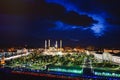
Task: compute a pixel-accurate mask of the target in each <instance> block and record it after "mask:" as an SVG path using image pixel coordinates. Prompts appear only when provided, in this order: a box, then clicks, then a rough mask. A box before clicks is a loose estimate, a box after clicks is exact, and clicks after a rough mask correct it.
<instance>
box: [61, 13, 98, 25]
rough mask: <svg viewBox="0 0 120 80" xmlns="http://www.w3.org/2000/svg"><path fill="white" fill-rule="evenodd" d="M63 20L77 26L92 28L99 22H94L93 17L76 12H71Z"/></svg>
mask: <svg viewBox="0 0 120 80" xmlns="http://www.w3.org/2000/svg"><path fill="white" fill-rule="evenodd" d="M61 20H62V21H63V22H65V23H68V24H71V25H77V26H87V27H88V26H91V25H92V24H93V23H97V21H95V20H93V19H92V17H89V16H87V15H79V14H78V13H76V12H74V11H70V12H68V13H66V14H65V15H63V17H62V18H61Z"/></svg>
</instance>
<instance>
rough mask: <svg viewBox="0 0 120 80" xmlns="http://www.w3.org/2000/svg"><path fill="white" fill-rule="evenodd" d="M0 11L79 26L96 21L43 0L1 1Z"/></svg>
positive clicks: (88, 24)
mask: <svg viewBox="0 0 120 80" xmlns="http://www.w3.org/2000/svg"><path fill="white" fill-rule="evenodd" d="M0 13H5V14H13V15H24V16H26V15H27V16H28V15H29V16H28V17H30V18H31V17H32V16H33V15H34V16H36V17H38V16H39V17H41V18H44V19H47V20H48V19H49V20H51V21H52V20H53V21H56V20H61V21H63V22H65V23H67V24H70V25H79V26H87V27H88V26H90V25H92V24H93V23H95V22H96V21H95V20H93V18H92V17H89V16H87V15H80V14H78V13H77V12H74V11H71V12H67V10H66V9H65V8H64V7H63V6H61V5H58V4H55V3H54V4H53V3H46V2H45V1H44V0H40V1H39V0H35V1H34V2H32V3H26V2H23V1H19V0H18V2H17V1H15V0H12V1H8V2H5V1H2V3H1V11H0Z"/></svg>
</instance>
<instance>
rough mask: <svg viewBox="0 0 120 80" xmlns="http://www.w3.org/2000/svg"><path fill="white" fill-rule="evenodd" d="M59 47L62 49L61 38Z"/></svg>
mask: <svg viewBox="0 0 120 80" xmlns="http://www.w3.org/2000/svg"><path fill="white" fill-rule="evenodd" d="M60 49H62V40H60Z"/></svg>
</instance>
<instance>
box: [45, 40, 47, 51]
mask: <svg viewBox="0 0 120 80" xmlns="http://www.w3.org/2000/svg"><path fill="white" fill-rule="evenodd" d="M46 49H47V40H45V50H46Z"/></svg>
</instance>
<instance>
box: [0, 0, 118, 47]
mask: <svg viewBox="0 0 120 80" xmlns="http://www.w3.org/2000/svg"><path fill="white" fill-rule="evenodd" d="M119 3H120V0H0V47H14V46H24V45H28V46H29V47H43V45H44V40H45V39H51V40H53V42H54V41H55V40H60V39H62V40H63V43H64V46H73V47H75V46H82V47H86V46H89V45H92V46H95V47H102V48H103V47H106V48H107V47H108V48H120V4H119Z"/></svg>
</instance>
